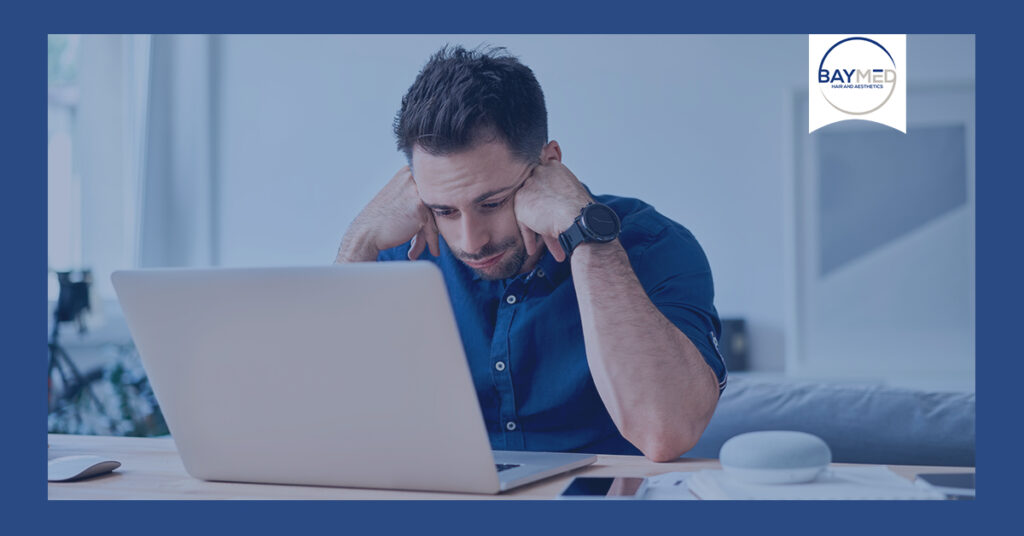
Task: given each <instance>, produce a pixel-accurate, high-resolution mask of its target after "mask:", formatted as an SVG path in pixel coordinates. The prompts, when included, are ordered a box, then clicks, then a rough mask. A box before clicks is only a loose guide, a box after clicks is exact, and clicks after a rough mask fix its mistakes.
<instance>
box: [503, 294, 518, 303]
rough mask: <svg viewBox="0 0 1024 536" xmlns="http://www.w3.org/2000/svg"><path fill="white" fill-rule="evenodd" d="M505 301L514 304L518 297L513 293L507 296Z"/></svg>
mask: <svg viewBox="0 0 1024 536" xmlns="http://www.w3.org/2000/svg"><path fill="white" fill-rule="evenodd" d="M505 303H507V304H509V305H512V304H514V303H516V297H515V296H514V295H512V294H509V296H508V297H507V298H505Z"/></svg>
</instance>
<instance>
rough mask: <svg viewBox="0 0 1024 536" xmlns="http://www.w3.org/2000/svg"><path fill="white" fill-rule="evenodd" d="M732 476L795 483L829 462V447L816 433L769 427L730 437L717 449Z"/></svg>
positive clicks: (809, 477)
mask: <svg viewBox="0 0 1024 536" xmlns="http://www.w3.org/2000/svg"><path fill="white" fill-rule="evenodd" d="M718 460H719V462H721V464H722V469H723V470H724V471H725V473H726V474H727V475H729V476H730V477H731V478H734V479H736V480H739V481H743V482H747V483H750V484H796V483H800V482H809V481H811V480H814V479H815V478H817V477H818V475H819V474H821V472H822V471H823V470H824V469H825V468H826V467H828V464H830V463H832V451H831V450H830V449H829V448H828V445H827V444H825V442H824V441H823V440H822V439H821V438H820V437H818V436H816V435H813V434H808V433H805V432H792V431H784V430H771V431H764V432H749V433H746V434H740V435H738V436H735V437H733V438H732V439H729V440H728V441H726V442H725V444H724V445H722V449H721V450H720V451H719V453H718Z"/></svg>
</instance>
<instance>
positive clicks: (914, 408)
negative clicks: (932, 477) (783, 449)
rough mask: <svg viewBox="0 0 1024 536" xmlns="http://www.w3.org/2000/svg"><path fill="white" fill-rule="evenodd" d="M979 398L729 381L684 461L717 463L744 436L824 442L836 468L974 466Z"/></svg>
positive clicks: (750, 378) (815, 384) (818, 384)
mask: <svg viewBox="0 0 1024 536" xmlns="http://www.w3.org/2000/svg"><path fill="white" fill-rule="evenodd" d="M974 405H975V403H974V393H958V392H930V391H921V390H914V389H905V388H895V387H887V386H882V385H858V384H844V383H827V382H816V381H802V380H790V379H784V380H783V379H765V378H758V377H756V376H746V375H730V378H729V383H728V385H727V386H726V389H725V392H723V393H722V397H721V399H720V400H719V402H718V407H717V409H716V410H715V414H714V416H713V417H712V419H711V422H710V423H709V424H708V427H707V429H706V430H705V431H704V434H703V435H702V436H701V439H700V441H699V442H698V443H697V445H696V446H695V447H694V448H693V449H691V450H690V451H689V452H688V453H687V454H686V455H685V456H686V457H695V458H717V457H718V452H719V450H720V449H721V448H722V444H723V443H725V441H726V440H728V439H729V438H731V437H733V436H735V435H737V434H741V433H744V432H753V431H758V430H798V431H802V432H808V433H812V434H814V435H817V436H818V437H821V438H822V439H823V440H825V442H826V443H827V444H828V445H829V447H830V448H831V450H832V461H834V462H847V463H871V464H891V465H944V466H974V465H975V463H974V426H975V424H974V423H975V407H974Z"/></svg>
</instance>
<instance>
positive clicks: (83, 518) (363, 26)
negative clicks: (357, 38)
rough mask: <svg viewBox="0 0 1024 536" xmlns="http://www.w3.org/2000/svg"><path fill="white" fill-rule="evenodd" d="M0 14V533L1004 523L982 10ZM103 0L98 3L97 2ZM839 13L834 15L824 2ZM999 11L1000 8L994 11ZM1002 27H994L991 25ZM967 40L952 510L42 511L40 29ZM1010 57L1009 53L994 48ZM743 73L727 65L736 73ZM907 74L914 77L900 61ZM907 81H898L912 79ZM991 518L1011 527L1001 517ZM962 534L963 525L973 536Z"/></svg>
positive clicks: (1010, 412)
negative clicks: (0, 114)
mask: <svg viewBox="0 0 1024 536" xmlns="http://www.w3.org/2000/svg"><path fill="white" fill-rule="evenodd" d="M29 4H30V3H27V2H26V3H17V4H15V3H12V4H10V5H8V6H6V9H5V16H4V19H6V20H5V21H4V22H5V24H4V26H5V31H4V32H0V40H2V43H3V46H2V47H0V54H3V59H4V62H3V64H2V65H3V70H2V72H3V84H2V86H0V87H3V92H4V97H5V98H4V100H3V101H2V102H3V104H4V106H3V109H4V110H5V112H6V114H5V119H6V121H5V123H6V124H5V125H4V126H5V128H3V129H2V132H3V134H2V136H3V144H2V145H0V147H3V154H4V159H3V160H4V164H5V165H4V166H3V170H4V173H3V178H4V180H3V188H4V191H3V195H2V196H0V199H2V200H3V210H0V229H2V230H3V237H4V240H3V243H2V245H0V247H2V248H3V249H2V251H4V255H3V258H4V261H5V262H4V263H3V271H4V272H3V275H4V276H5V277H4V282H5V289H6V290H7V291H8V295H9V296H12V297H13V300H11V301H10V302H9V303H7V304H5V306H4V307H3V311H4V320H3V324H0V325H2V326H3V328H2V329H3V331H2V332H3V334H4V339H5V340H6V342H7V344H6V345H5V350H6V351H4V352H0V355H3V356H4V358H5V359H6V363H5V365H6V367H8V368H7V370H8V372H7V374H6V379H7V381H6V382H5V386H4V388H3V389H0V393H2V394H0V396H2V399H0V403H2V406H0V407H3V409H4V417H5V423H4V425H5V430H4V433H3V436H2V437H3V441H2V444H3V450H4V454H5V455H6V457H8V459H11V460H13V461H14V462H13V463H8V464H4V473H3V479H4V482H3V484H2V487H0V489H2V490H3V492H2V493H3V498H4V500H5V501H4V505H3V506H4V507H3V511H4V512H5V518H6V519H5V522H4V525H5V526H7V527H24V528H25V529H27V530H30V531H32V532H43V531H45V532H56V531H57V530H62V531H72V530H73V531H76V532H83V531H84V532H86V533H92V532H97V533H111V532H113V533H121V532H128V531H131V532H140V533H142V532H145V533H156V534H185V533H188V532H195V531H200V530H201V531H202V532H207V531H213V530H228V531H231V533H236V532H243V531H244V532H256V533H264V532H273V533H284V532H287V533H302V532H307V531H312V530H324V529H326V530H332V529H333V530H332V532H341V531H345V532H347V531H350V530H355V531H357V532H356V533H357V534H358V533H363V532H369V531H373V532H374V533H391V532H401V533H410V534H419V533H434V532H436V531H438V530H445V531H446V532H453V533H462V532H477V533H479V532H483V533H486V534H513V533H515V534H522V533H524V532H525V533H531V532H535V531H538V530H541V531H543V532H545V533H548V532H550V533H561V534H567V535H569V534H588V533H624V534H638V533H643V532H647V531H651V532H662V531H666V532H667V531H672V532H674V533H683V532H694V531H700V533H702V534H717V533H720V532H723V531H725V532H727V533H747V534H761V533H765V532H771V533H774V532H776V531H778V532H786V533H790V532H796V533H811V534H867V533H876V532H879V531H883V532H886V533H906V534H919V533H936V532H937V533H943V534H946V533H950V534H964V533H967V532H968V531H972V532H973V530H977V529H981V530H984V529H982V528H981V523H982V522H983V521H984V522H985V525H986V526H989V527H1004V528H999V529H995V530H1013V529H1012V528H1011V527H1013V526H1017V525H1018V524H1019V523H1018V521H1017V520H1016V519H1009V515H1008V514H1009V513H1010V510H1009V506H1010V502H1011V501H1015V499H1016V498H1017V497H1019V496H1020V494H1019V491H1017V490H1018V489H1019V488H1018V487H1017V485H1018V484H1019V478H1020V475H1021V471H1020V470H1019V469H1017V467H1019V463H1020V460H1019V459H1018V458H1019V453H1018V450H1019V449H1018V448H1016V446H1015V445H1016V444H1015V443H1014V442H1013V441H1012V439H1011V438H1012V437H1013V436H1014V435H1016V434H1015V433H1014V432H1016V431H1017V428H1018V427H1019V426H1020V423H1021V422H1022V419H1021V417H1020V408H1022V407H1024V404H1022V401H1021V398H1020V396H1019V395H1018V393H1020V392H1021V391H1022V390H1021V389H1020V388H1019V387H1018V385H1019V384H1020V382H1021V381H1022V379H1024V374H1021V370H1020V369H1021V367H1020V362H1021V357H1022V356H1021V354H1022V352H1021V348H1020V346H1019V345H1018V344H1015V343H1016V341H1017V340H1018V339H1019V333H1020V331H1021V328H1020V326H1019V324H1020V323H1021V319H1022V317H1024V315H1022V314H1021V312H1020V309H1021V306H1020V303H1022V298H1024V296H1022V293H1021V283H1020V281H1021V277H1020V274H1022V273H1024V270H1022V266H1021V243H1022V242H1024V240H1022V239H1021V238H1020V236H1019V234H1020V232H1021V230H1022V229H1024V226H1022V225H1021V218H1020V214H1021V212H1022V211H1021V209H1020V204H1021V203H1022V200H1024V196H1022V195H1021V194H1022V191H1021V190H1022V188H1021V175H1022V174H1021V171H1020V166H1019V165H1018V164H1017V160H1018V158H1019V155H1020V154H1021V147H1020V146H1021V141H1022V136H1021V134H1020V129H1019V128H1018V127H1017V125H1018V124H1019V121H1020V119H1021V117H1020V109H1021V106H1020V102H1021V90H1020V88H1021V86H1020V84H1019V82H1020V67H1019V63H1018V62H1017V61H1016V59H1015V58H1014V56H1017V54H1012V51H1016V50H1019V44H1018V43H1017V42H1015V41H1014V38H1015V36H1016V31H1017V29H1016V28H1015V27H1011V26H1010V24H1011V23H1012V21H1011V20H1009V17H1006V16H1005V14H1004V15H1003V16H1002V17H1000V16H998V15H997V16H992V17H991V20H985V16H984V15H983V14H984V13H985V12H987V11H988V10H987V9H985V6H984V5H983V4H984V2H970V3H963V4H954V3H952V2H933V3H929V4H927V5H926V6H924V5H922V6H921V7H920V9H915V8H911V7H894V4H891V3H888V2H877V3H874V2H857V3H856V4H854V5H849V6H848V5H845V4H844V5H843V6H842V7H843V9H842V10H841V11H842V13H841V14H840V13H836V14H832V13H830V10H831V9H833V8H831V7H830V5H829V4H828V3H825V2H814V3H810V2H807V3H806V5H804V6H801V7H791V6H782V5H780V4H779V3H776V2H750V3H748V4H747V5H739V4H737V3H736V2H727V3H721V4H715V3H710V2H696V3H678V4H673V5H669V6H663V5H660V3H654V2H646V1H639V2H638V1H633V2H629V3H625V4H622V5H620V6H603V5H599V4H595V3H579V5H566V4H555V3H552V2H548V3H542V2H521V1H520V2H506V3H494V2H484V1H478V2H465V1H463V2H454V3H447V4H441V3H439V2H423V1H419V2H408V3H407V4H406V5H396V4H395V3H393V2H387V3H379V4H371V3H370V2H359V3H354V4H351V5H345V4H342V3H341V2H337V3H335V2H312V1H292V2H287V3H285V2H279V3H270V2H232V3H227V2H223V3H214V2H209V1H195V0H183V1H175V2H161V3H144V2H138V1H118V2H45V3H42V2H41V3H34V4H31V5H30V7H25V6H26V5H29ZM97 6H102V7H97ZM835 7H836V8H837V7H839V6H838V5H836V6H835ZM993 12H994V13H999V12H1000V11H999V10H993ZM1000 18H1002V19H1004V20H999V19H1000ZM321 32H323V33H448V32H452V33H795V34H806V33H808V32H815V33H853V32H857V33H976V34H977V41H976V44H977V48H976V51H977V81H978V82H977V168H976V170H977V171H976V176H977V179H978V180H977V363H978V367H977V385H978V397H977V398H978V428H977V456H978V465H979V466H980V471H979V472H980V478H979V479H978V480H979V487H980V492H979V497H980V499H979V500H978V501H975V502H963V503H929V504H897V503H826V504H795V503H787V504H774V503H668V502H659V503H622V504H605V503H593V504H589V503H542V502H518V503H516V502H512V503H509V502H502V503H489V502H456V503H451V502H403V503H377V502H374V503H326V504H312V503H154V502H139V503H127V504H126V503H96V504H86V503H49V502H48V501H46V488H45V481H44V479H43V472H44V471H43V468H44V464H43V462H44V460H45V443H44V441H45V435H44V434H45V419H44V418H43V415H45V395H44V394H43V389H44V387H43V385H44V384H43V380H42V378H43V377H44V375H45V372H44V369H45V367H44V362H45V357H44V355H45V353H44V352H45V351H44V349H43V348H44V346H43V342H44V340H45V338H46V333H45V324H46V322H45V321H46V319H45V306H44V304H43V301H44V300H43V299H42V297H43V295H44V293H45V288H46V287H45V262H46V259H45V256H46V248H45V241H46V232H45V230H46V219H45V210H46V187H45V184H46V182H45V167H46V159H45V145H46V144H45V136H46V133H45V124H46V117H45V110H46V103H45V78H46V71H45V50H46V48H45V34H46V33H321ZM1008 51H1009V52H1011V53H1008ZM736 68H741V66H736ZM910 68H911V69H912V68H913V67H912V66H910ZM910 76H912V71H911V75H910ZM1002 521H1008V522H1009V523H1006V524H1005V525H1004V524H1003V522H1002ZM972 529H973V530H972Z"/></svg>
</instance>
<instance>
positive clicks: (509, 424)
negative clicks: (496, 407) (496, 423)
mask: <svg viewBox="0 0 1024 536" xmlns="http://www.w3.org/2000/svg"><path fill="white" fill-rule="evenodd" d="M505 428H506V429H508V431H509V432H511V431H512V430H515V429H516V422H515V421H508V422H507V423H505Z"/></svg>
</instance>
